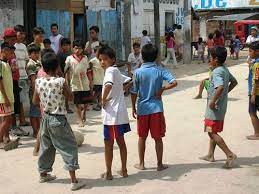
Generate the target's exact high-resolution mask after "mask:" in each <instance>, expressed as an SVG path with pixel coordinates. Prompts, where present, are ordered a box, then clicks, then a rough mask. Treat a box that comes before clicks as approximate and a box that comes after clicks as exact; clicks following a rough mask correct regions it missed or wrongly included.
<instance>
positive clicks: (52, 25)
mask: <svg viewBox="0 0 259 194" xmlns="http://www.w3.org/2000/svg"><path fill="white" fill-rule="evenodd" d="M52 27H57V29H58V25H57V24H56V23H53V24H51V26H50V28H51V29H52Z"/></svg>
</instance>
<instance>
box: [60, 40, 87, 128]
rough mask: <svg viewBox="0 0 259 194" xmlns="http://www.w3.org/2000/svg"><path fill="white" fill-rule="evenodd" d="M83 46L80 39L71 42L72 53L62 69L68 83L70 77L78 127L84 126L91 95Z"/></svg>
mask: <svg viewBox="0 0 259 194" xmlns="http://www.w3.org/2000/svg"><path fill="white" fill-rule="evenodd" d="M84 48H85V47H84V44H83V42H82V41H81V40H75V41H74V42H73V54H72V55H70V56H68V57H67V59H66V62H65V63H66V66H65V69H64V72H65V74H66V81H67V83H69V78H71V80H70V86H71V88H72V92H73V95H74V104H75V105H76V109H77V110H76V112H77V116H78V119H79V122H80V123H79V127H84V126H85V121H86V111H87V103H89V102H90V96H91V92H90V88H91V86H90V82H89V79H88V77H87V71H88V69H89V63H88V58H87V56H85V55H83V51H84Z"/></svg>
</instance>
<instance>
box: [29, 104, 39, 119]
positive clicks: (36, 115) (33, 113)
mask: <svg viewBox="0 0 259 194" xmlns="http://www.w3.org/2000/svg"><path fill="white" fill-rule="evenodd" d="M30 117H34V118H40V117H41V112H40V108H39V107H38V106H36V105H34V104H31V106H30Z"/></svg>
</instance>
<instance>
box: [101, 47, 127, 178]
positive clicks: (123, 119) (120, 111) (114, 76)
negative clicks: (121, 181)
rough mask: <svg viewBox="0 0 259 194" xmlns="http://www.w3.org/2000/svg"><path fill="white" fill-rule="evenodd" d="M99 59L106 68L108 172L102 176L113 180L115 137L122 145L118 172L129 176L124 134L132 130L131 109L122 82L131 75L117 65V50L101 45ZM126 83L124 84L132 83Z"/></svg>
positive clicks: (105, 121) (104, 95)
mask: <svg viewBox="0 0 259 194" xmlns="http://www.w3.org/2000/svg"><path fill="white" fill-rule="evenodd" d="M99 60H100V63H101V65H102V67H103V69H104V70H105V76H104V81H103V92H102V106H103V124H104V144H105V162H106V172H105V173H104V174H102V175H101V176H102V178H104V179H106V180H112V179H113V176H112V171H111V167H112V160H113V144H114V140H115V139H116V141H117V144H118V146H119V149H120V156H121V163H122V167H121V171H120V172H119V174H120V175H121V176H122V177H124V178H126V177H128V173H127V147H126V144H125V140H124V134H125V133H127V132H129V131H130V125H129V118H128V112H127V108H126V104H125V100H124V92H123V84H124V83H125V84H126V83H128V82H129V81H130V80H131V78H129V77H126V76H123V75H122V74H121V73H120V71H119V69H118V68H117V67H116V65H115V61H116V56H115V52H114V51H113V50H112V49H111V48H110V47H108V46H106V47H101V48H100V49H99ZM129 85H130V84H126V85H125V87H129Z"/></svg>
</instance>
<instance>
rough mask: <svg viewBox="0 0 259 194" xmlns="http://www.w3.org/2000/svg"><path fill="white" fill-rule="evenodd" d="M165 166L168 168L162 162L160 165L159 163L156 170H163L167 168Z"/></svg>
mask: <svg viewBox="0 0 259 194" xmlns="http://www.w3.org/2000/svg"><path fill="white" fill-rule="evenodd" d="M167 168H169V167H168V166H167V165H165V164H162V165H159V166H158V167H157V171H163V170H165V169H167Z"/></svg>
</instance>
